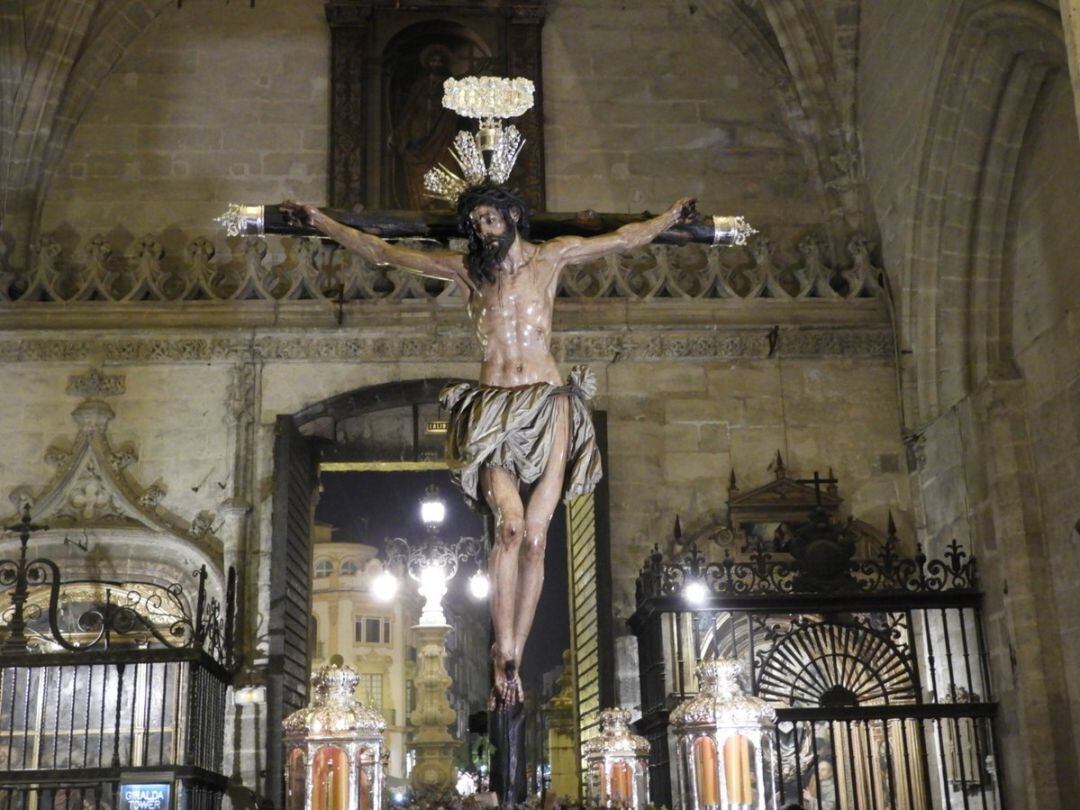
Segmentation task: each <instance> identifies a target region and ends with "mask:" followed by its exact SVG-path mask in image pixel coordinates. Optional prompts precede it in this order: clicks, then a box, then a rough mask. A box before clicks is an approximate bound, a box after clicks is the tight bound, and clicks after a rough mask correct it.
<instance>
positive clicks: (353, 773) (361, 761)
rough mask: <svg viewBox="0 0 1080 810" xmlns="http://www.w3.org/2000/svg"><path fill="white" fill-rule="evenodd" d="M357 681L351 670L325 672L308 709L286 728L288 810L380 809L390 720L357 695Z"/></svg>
mask: <svg viewBox="0 0 1080 810" xmlns="http://www.w3.org/2000/svg"><path fill="white" fill-rule="evenodd" d="M359 680H360V676H359V675H357V674H356V672H355V671H354V670H353V669H352V668H351V667H348V666H345V667H339V666H333V665H331V666H326V667H322V668H321V669H319V670H318V671H317V672H316V673H314V674H313V675H312V676H311V686H312V692H313V697H312V699H311V703H310V705H309V706H307V708H304V709H299V710H298V711H295V712H293V713H292V714H290V715H289V716H288V717H286V718H285V721H284V722H283V723H282V728H283V737H284V740H285V810H379V808H380V807H381V806H382V797H383V778H384V748H385V746H384V743H383V731H384V730H385V729H386V721H385V720H384V719H383V718H382V715H380V714H379V713H378V712H377V711H375V710H374V709H370V708H368V707H367V706H364V705H363V704H362V703H361V702H360V701H358V700H356V698H355V697H354V696H353V692H354V691H355V689H356V684H357V683H358V682H359Z"/></svg>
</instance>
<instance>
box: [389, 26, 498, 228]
mask: <svg viewBox="0 0 1080 810" xmlns="http://www.w3.org/2000/svg"><path fill="white" fill-rule="evenodd" d="M492 67H493V60H492V57H491V50H490V48H488V47H487V46H486V45H485V44H484V42H483V40H482V39H481V38H480V37H479V36H478V35H477V34H476V33H475V32H474V31H471V30H470V29H468V28H465V27H464V26H461V25H458V24H456V23H450V22H440V23H430V22H429V23H422V24H419V25H414V26H412V27H410V28H407V29H405V30H404V31H402V32H401V33H400V34H398V35H397V36H396V37H394V38H393V39H392V40H391V41H390V42H389V43H388V45H387V47H386V51H385V53H384V57H383V76H384V86H383V99H384V119H383V120H384V125H383V132H385V133H387V135H386V140H385V148H384V149H383V150H382V151H383V161H382V163H383V172H384V179H383V188H384V196H385V200H384V204H385V205H387V206H388V207H390V208H396V209H406V210H420V209H430V208H448V207H449V204H448V203H446V202H443V201H442V200H435V199H432V198H431V197H428V196H427V195H426V194H425V193H424V174H425V173H426V172H427V171H428V169H430V168H431V167H432V166H434V165H435V164H436V163H444V164H447V165H448V168H450V169H452V170H454V171H457V166H456V165H455V164H454V163H453V159H452V158H450V156H449V154H448V152H447V149H448V148H449V146H450V143H451V141H453V139H454V134H455V133H456V132H457V131H458V130H459V129H466V128H474V126H475V125H474V122H470V121H469V120H468V119H459V118H458V116H457V115H456V114H455V113H454V112H453V111H451V110H447V109H446V108H444V107H443V106H442V98H443V82H445V81H446V79H448V78H450V77H453V78H461V77H463V76H470V75H482V74H485V73H491V71H492Z"/></svg>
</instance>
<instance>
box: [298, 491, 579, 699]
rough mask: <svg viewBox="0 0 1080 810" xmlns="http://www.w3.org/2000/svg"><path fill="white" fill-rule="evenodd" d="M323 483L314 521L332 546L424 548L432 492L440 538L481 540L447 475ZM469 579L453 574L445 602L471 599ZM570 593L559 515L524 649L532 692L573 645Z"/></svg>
mask: <svg viewBox="0 0 1080 810" xmlns="http://www.w3.org/2000/svg"><path fill="white" fill-rule="evenodd" d="M320 480H321V482H322V494H321V495H320V496H319V503H318V506H317V507H316V509H315V520H317V521H319V522H320V523H329V524H330V525H332V526H334V527H336V529H337V531H335V532H334V540H335V541H339V542H340V541H344V542H357V541H359V542H363V543H367V544H369V545H372V546H375V547H376V548H379V549H381V548H382V544H383V541H384V539H385V538H389V537H404V538H405V539H407V540H409V541H410V542H412V541H413V540H414V539H415V540H422V539H423V538H424V536H425V529H424V524H423V523H422V522H421V521H420V500H421V498H423V496H424V491H425V490H426V488H427V487H428V485H429V484H435V485H436V486H438V488H439V494H440V495H441V496H442V499H443V502H444V503H445V504H446V520H445V522H444V523H443V530H442V536H443V537H445V538H448V539H449V538H453V539H455V540H456V539H457V538H458V537H461V536H463V535H471V536H473V537H481V536H483V532H484V523H483V519H482V518H481V517H480V515H478V514H477V513H476V512H473V511H472V510H471V509H470V508H469V507H468V505H466V503H465V501H464V499H463V498H462V497H461V494H460V492H459V491H458V490H457V488H456V487H454V485H453V484H452V483H451V482H450V474H449V473H448V472H447V471H446V470H431V471H416V472H412V471H409V472H379V471H365V472H323V473H322V474H321V475H320ZM471 573H472V572H471V570H462V571H460V572H459V573H458V575H457V577H455V579H454V581H453V582H452V583H451V584H450V590H449V593H448V594H447V596H446V598H447V600H456V599H468V598H469V596H468V593H467V589H466V581H467V580H468V577H469V575H470V574H471ZM567 587H568V586H567V575H566V519H565V512H564V510H563V508H562V507H560V508H558V509H557V510H556V512H555V518H554V520H552V523H551V529H550V530H549V532H548V543H547V552H546V554H545V561H544V589H543V592H542V593H541V595H540V604H539V605H538V606H537V609H536V620H535V621H534V623H533V629H532V633H531V634H530V636H529V642H528V645H527V647H526V649H525V663H524V667H523V670H524V674H525V680H526V682H527V683H529V684H531V685H534V686H535V685H538V684H539V681H540V677H541V676H542V675H543V673H544V672H546V671H547V670H549V669H551V668H552V667H555V666H559V665H561V664H562V652H563V650H565V649H566V648H567V647H568V646H569V645H570V616H569V606H568V596H567Z"/></svg>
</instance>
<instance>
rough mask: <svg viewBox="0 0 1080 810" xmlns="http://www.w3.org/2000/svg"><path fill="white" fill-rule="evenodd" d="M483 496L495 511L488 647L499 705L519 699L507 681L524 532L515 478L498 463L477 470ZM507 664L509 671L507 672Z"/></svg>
mask: <svg viewBox="0 0 1080 810" xmlns="http://www.w3.org/2000/svg"><path fill="white" fill-rule="evenodd" d="M480 484H481V486H482V487H483V491H484V499H485V500H486V501H487V504H488V506H489V507H491V511H492V512H493V513H494V514H495V543H494V545H493V546H492V548H491V553H490V555H489V556H488V577H489V578H490V579H491V622H492V624H493V625H494V626H495V644H494V646H493V647H492V649H491V658H492V668H493V670H494V675H495V688H494V690H493V698H494V699H495V702H497V703H501V704H503V705H505V704H507V703H512V702H515V701H516V700H518V699H520V696H519V692H520V681H517V682H515V683H509V678H510V677H512V676H513V675H514V674H515V668H516V666H517V663H518V661H519V660H520V659H519V651H518V650H517V648H516V647H515V646H514V612H515V609H516V602H517V591H518V557H519V556H520V552H521V543H522V540H523V539H524V536H525V521H524V508H523V506H522V504H521V495H520V494H519V493H518V483H517V479H516V478H515V477H514V476H513V475H511V474H510V473H509V472H507V471H506V470H503V469H500V468H499V467H484V468H483V469H482V470H481V471H480ZM508 668H509V669H510V672H509V673H508Z"/></svg>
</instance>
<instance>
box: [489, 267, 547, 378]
mask: <svg viewBox="0 0 1080 810" xmlns="http://www.w3.org/2000/svg"><path fill="white" fill-rule="evenodd" d="M539 256H540V252H539V251H537V252H536V253H535V254H534V255H533V257H532V258H531V259H530V260H529V261H526V262H525V263H524V264H522V265H521V266H520V267H518V268H516V269H513V270H505V269H504V270H501V271H500V272H498V273H497V275H496V277H495V281H494V282H492V283H490V284H485V285H483V287H481V288H480V289H479V290H474V291H472V292H471V294H470V295H469V317H470V318H471V319H472V322H473V326H474V327H475V329H476V336H477V338H478V339H479V341H480V347H481V350H482V352H483V362H482V365H481V367H480V383H481V385H495V386H499V387H502V388H513V387H516V386H519V385H529V384H531V383H536V382H547V383H551V384H552V385H561V384H562V377H561V375H560V374H559V369H558V366H557V365H556V363H555V358H554V357H552V356H551V315H552V310H553V308H554V303H555V274H549V273H546V272H541V270H542V269H546V268H541V267H540V266H538V265H539ZM548 277H550V278H551V279H552V280H551V282H550V283H547V284H545V283H544V281H543V279H546V278H548Z"/></svg>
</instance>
